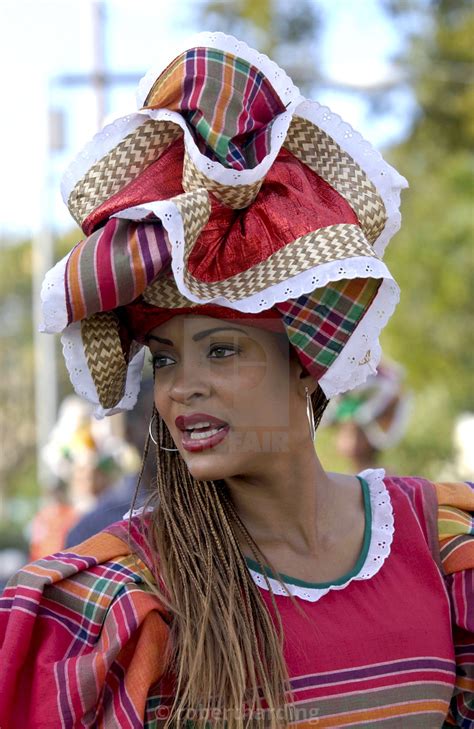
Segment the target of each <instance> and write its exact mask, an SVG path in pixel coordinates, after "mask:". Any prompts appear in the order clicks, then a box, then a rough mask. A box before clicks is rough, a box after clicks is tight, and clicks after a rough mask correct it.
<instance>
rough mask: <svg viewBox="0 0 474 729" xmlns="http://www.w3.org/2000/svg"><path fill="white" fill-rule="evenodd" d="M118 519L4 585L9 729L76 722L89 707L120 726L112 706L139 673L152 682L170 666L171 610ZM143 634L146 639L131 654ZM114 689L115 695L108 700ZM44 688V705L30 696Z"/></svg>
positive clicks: (4, 721) (2, 674)
mask: <svg viewBox="0 0 474 729" xmlns="http://www.w3.org/2000/svg"><path fill="white" fill-rule="evenodd" d="M117 527H119V525H113V526H112V528H108V529H106V530H104V531H102V532H100V533H99V534H97V535H95V536H93V537H91V538H90V539H87V540H86V541H85V542H83V543H82V544H79V545H77V546H75V547H74V548H72V549H70V550H67V551H64V552H58V553H56V554H53V555H49V556H47V557H44V558H43V559H39V560H37V561H36V562H32V563H30V564H28V565H26V566H25V567H23V568H22V569H21V570H20V571H19V572H17V573H16V575H14V577H13V578H12V579H11V580H10V581H9V583H8V584H7V586H6V588H5V591H4V593H3V596H2V597H1V598H0V686H1V690H0V725H1V726H2V729H3V728H5V729H7V728H8V727H13V726H44V727H53V726H62V725H63V723H62V722H63V720H64V719H65V718H67V719H68V720H69V719H70V718H71V717H73V721H72V723H70V724H69V726H72V725H74V726H76V725H79V722H82V720H83V719H85V717H86V716H87V715H88V712H91V714H92V713H94V716H96V715H97V716H100V717H101V720H103V721H104V723H105V724H107V721H109V722H110V723H109V724H108V725H110V726H118V725H119V722H118V723H114V722H115V719H116V718H118V715H117V716H116V715H115V714H114V712H115V711H116V710H118V708H117V707H118V706H119V704H120V701H121V699H120V696H119V694H120V693H121V692H123V691H124V690H126V689H125V688H124V686H125V684H126V682H127V681H129V680H132V682H133V681H134V680H135V678H136V677H137V676H135V675H133V676H132V674H133V673H134V672H135V674H137V672H138V673H140V675H142V676H145V677H146V678H148V684H147V685H148V686H149V685H151V683H153V682H154V681H156V680H158V678H159V677H160V675H161V674H162V673H163V671H164V658H163V657H164V654H165V646H166V642H167V638H168V633H169V628H168V624H167V619H166V617H167V614H166V611H165V610H164V608H163V606H162V605H161V603H160V601H159V599H158V597H157V596H156V595H155V594H153V592H152V591H151V590H150V588H149V585H148V584H147V579H148V578H149V579H151V574H149V572H148V567H147V566H146V565H145V564H144V563H143V562H142V561H141V560H140V558H139V557H138V556H137V555H136V554H135V553H134V551H133V550H132V548H131V546H130V544H128V543H127V541H126V540H124V539H123V538H121V537H120V536H118V535H117V534H116V533H113V532H114V530H115V531H117ZM144 636H145V637H146V643H147V646H144V645H142V646H141V648H142V649H143V650H142V651H141V653H142V655H140V656H138V655H137V658H139V660H138V662H136V661H135V662H134V661H131V662H130V658H131V655H133V654H139V653H140V650H139V649H140V645H141V644H140V637H141V638H142V642H143V637H144ZM151 646H152V647H153V648H151ZM127 656H128V658H127ZM139 664H140V665H139ZM40 667H41V670H40ZM120 676H122V678H123V682H124V683H123V685H122V679H120V680H119V677H120ZM117 682H118V683H117ZM144 690H145V685H144ZM107 694H108V695H109V696H111V697H112V700H111V701H108V702H106V703H104V704H102V698H101V697H103V696H104V695H107ZM40 695H41V697H42V701H41V706H38V705H37V704H38V702H36V701H34V700H33V697H34V696H40ZM145 695H146V693H145ZM27 696H31V697H32V699H31V701H30V700H29V699H27V698H25V697H27ZM132 698H134V697H132ZM142 699H143V697H142V696H141V697H140V701H142ZM134 701H135V698H134ZM134 701H133V702H132V703H134ZM133 711H135V708H133ZM132 713H133V712H132ZM42 722H43V723H42ZM99 723H100V722H99ZM81 725H82V724H81Z"/></svg>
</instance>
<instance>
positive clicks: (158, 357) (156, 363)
mask: <svg viewBox="0 0 474 729" xmlns="http://www.w3.org/2000/svg"><path fill="white" fill-rule="evenodd" d="M166 360H169V362H166ZM150 362H151V364H152V366H153V368H154V369H156V370H159V369H161V368H163V367H167V366H168V365H169V363H171V364H173V362H174V359H172V358H171V357H167V356H166V355H165V354H154V355H152V356H151V357H150Z"/></svg>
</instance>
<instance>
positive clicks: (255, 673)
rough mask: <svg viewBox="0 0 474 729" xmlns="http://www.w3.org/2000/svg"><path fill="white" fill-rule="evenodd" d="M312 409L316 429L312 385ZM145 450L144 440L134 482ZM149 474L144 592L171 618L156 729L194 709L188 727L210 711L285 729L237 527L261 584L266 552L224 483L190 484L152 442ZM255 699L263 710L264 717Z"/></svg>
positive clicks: (277, 636)
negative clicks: (167, 674) (166, 707)
mask: <svg viewBox="0 0 474 729" xmlns="http://www.w3.org/2000/svg"><path fill="white" fill-rule="evenodd" d="M312 403H313V409H314V414H315V423H316V426H317V424H318V423H319V421H320V419H321V416H322V414H323V412H324V408H325V407H326V405H327V400H326V398H325V397H324V394H323V393H322V391H320V390H319V388H318V389H317V390H316V392H315V393H314V395H313V397H312ZM154 413H155V414H156V411H155V410H154ZM156 421H157V428H156V431H157V440H158V443H161V444H162V445H163V446H164V447H169V448H172V447H174V442H173V439H172V437H171V434H170V433H169V431H168V429H167V427H166V425H165V424H164V421H163V420H162V419H161V418H160V417H159V416H158V414H156ZM149 448H150V443H149V438H147V441H146V444H145V450H144V460H143V462H142V467H141V470H140V477H141V475H142V474H143V470H144V461H145V459H146V457H147V456H148V453H149ZM156 469H157V479H156V480H157V489H156V492H155V494H154V497H152V498H151V499H150V500H149V502H148V504H147V505H149V504H151V503H154V507H155V508H154V511H153V512H152V517H151V519H150V521H149V522H146V520H145V518H143V528H144V530H145V531H146V533H147V537H148V541H149V545H150V547H151V554H152V559H153V561H154V564H153V568H154V572H155V575H159V580H158V579H157V580H156V583H155V582H153V583H152V584H150V587H151V589H152V590H153V591H154V592H155V593H156V594H157V595H158V596H159V597H160V599H161V600H162V601H163V603H164V604H165V605H166V606H167V607H168V608H169V609H170V611H171V613H172V616H173V619H172V621H171V624H170V647H169V654H168V655H169V669H170V671H171V672H172V674H173V675H175V676H176V690H175V693H174V700H173V705H172V707H171V712H170V717H169V719H168V720H167V722H166V725H165V729H171V727H179V726H183V725H184V724H185V721H184V720H183V719H182V717H183V714H184V716H186V711H187V710H194V711H196V710H198V711H200V713H199V716H198V717H196V714H195V713H193V714H192V718H193V721H194V722H195V726H196V729H204V727H205V726H206V719H207V720H209V719H210V718H211V717H212V715H213V714H212V712H213V711H215V710H218V711H220V712H221V714H220V716H221V717H222V716H224V717H225V719H226V724H225V726H226V729H246V728H247V727H250V726H252V728H253V727H256V728H257V727H265V728H266V729H267V728H268V729H277V728H278V729H281V728H283V727H287V726H288V725H289V724H290V722H291V719H292V706H291V703H289V702H290V701H291V696H292V694H291V686H290V682H289V678H288V673H287V668H286V665H285V661H284V658H283V650H282V646H283V631H282V624H281V617H280V614H279V611H278V609H277V608H276V603H275V599H274V595H273V592H272V591H271V590H270V593H269V594H270V596H271V600H272V604H273V608H274V610H273V613H274V615H275V617H276V620H277V626H275V625H274V623H273V621H272V617H271V615H270V613H269V610H268V608H267V606H266V604H265V602H264V601H263V599H262V596H261V593H260V591H259V589H258V588H257V586H256V585H255V583H254V582H253V580H252V578H251V575H250V573H249V570H248V567H247V564H246V562H245V558H244V556H243V554H242V551H241V549H240V546H239V542H238V539H237V536H236V529H237V530H238V531H239V532H240V533H241V534H242V535H243V538H244V539H245V542H246V543H247V544H248V545H249V549H250V550H251V553H252V554H253V555H254V556H255V558H256V560H257V561H258V562H259V564H260V567H261V568H262V573H263V575H264V577H265V579H266V581H267V586H268V587H270V585H269V583H268V578H267V576H266V571H265V570H264V569H263V565H264V561H267V560H266V558H265V556H264V555H263V553H262V552H261V550H260V549H259V548H258V545H257V544H256V543H255V541H254V540H253V538H252V536H251V535H250V533H249V532H248V530H247V529H246V527H245V525H244V524H243V522H242V521H241V519H240V518H239V515H238V514H237V512H236V509H235V506H234V504H233V502H232V499H231V497H230V494H229V491H228V488H227V486H226V485H225V483H224V482H223V481H198V480H196V479H194V478H193V477H192V476H191V474H190V473H189V470H188V468H187V466H186V464H185V462H184V460H183V459H182V458H181V456H180V455H179V453H177V452H175V453H172V452H168V451H165V450H161V449H160V448H159V446H158V447H157V450H156ZM137 491H138V486H137ZM134 500H135V499H134ZM144 514H145V512H144ZM270 567H271V565H270ZM272 569H273V568H272ZM277 578H278V575H277ZM280 582H281V580H280ZM158 583H159V584H160V585H163V590H161V589H160V588H159V587H158ZM281 584H282V585H283V583H281ZM290 598H291V599H292V600H293V602H294V604H295V606H296V607H297V609H298V610H299V611H300V613H302V614H304V613H303V611H302V610H301V607H300V606H299V605H298V603H297V602H296V601H295V600H294V598H293V597H292V596H291V595H290ZM262 699H263V700H264V701H265V702H266V704H267V706H268V709H266V710H265V711H262V709H261V707H262ZM244 706H246V707H247V709H249V710H250V714H249V716H248V717H247V718H245V717H244V716H243V715H242V710H243V707H244ZM256 710H257V711H256ZM252 711H254V712H255V711H256V714H254V716H253V717H252ZM255 717H256V718H255ZM218 725H219V726H220V725H222V724H220V723H219V722H218Z"/></svg>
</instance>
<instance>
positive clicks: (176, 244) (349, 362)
mask: <svg viewBox="0 0 474 729" xmlns="http://www.w3.org/2000/svg"><path fill="white" fill-rule="evenodd" d="M193 45H205V46H210V47H214V48H220V49H222V50H224V51H228V52H230V53H233V54H235V55H240V56H241V57H242V58H244V59H246V60H247V61H249V62H250V63H252V64H253V65H254V66H256V67H258V68H260V69H261V70H262V71H263V73H264V74H265V75H266V76H267V78H268V79H269V80H270V82H271V83H272V85H273V87H274V89H275V91H276V92H277V93H278V94H279V96H280V98H281V99H282V100H283V102H284V103H285V105H286V111H285V112H283V113H282V114H279V115H278V116H277V117H276V118H275V120H274V122H273V124H272V129H271V144H270V152H269V154H268V155H267V156H266V157H265V158H264V159H263V160H262V161H261V162H260V163H259V165H257V166H256V167H255V168H253V169H248V170H242V171H238V170H233V169H230V168H226V167H224V166H223V165H222V164H220V163H219V162H215V161H213V160H210V159H209V158H208V157H206V156H205V155H203V154H202V153H201V152H200V150H199V149H198V147H197V146H196V144H195V142H194V139H193V137H192V135H191V133H190V131H189V129H188V127H187V125H186V122H185V121H184V119H183V117H182V116H181V115H180V114H178V113H177V112H173V111H170V110H168V109H158V110H143V111H138V112H136V113H133V114H129V115H128V116H125V117H121V118H119V119H117V120H115V121H114V122H113V123H112V124H109V125H107V126H106V127H104V129H103V130H102V131H101V132H99V133H98V134H96V135H95V136H94V138H93V139H92V140H91V141H90V142H89V144H88V145H86V147H84V149H83V150H82V152H80V153H79V155H78V156H77V157H76V159H75V160H74V161H73V162H72V164H71V165H70V166H69V168H68V169H67V171H66V173H65V175H64V177H63V181H62V193H63V197H64V199H65V201H67V199H68V197H69V195H70V193H71V191H72V189H73V188H74V186H75V184H76V183H77V181H78V180H79V179H81V178H82V177H83V176H84V174H85V173H86V172H87V170H89V169H90V167H91V166H92V165H93V164H94V163H95V162H97V161H98V160H99V159H101V158H102V157H104V155H106V154H107V153H108V152H109V151H110V150H111V149H113V148H114V147H115V146H116V145H117V144H118V143H119V142H120V141H122V140H123V139H124V137H126V136H127V134H130V133H131V132H132V131H133V130H135V129H136V128H137V127H138V126H139V125H140V124H142V123H144V122H145V121H146V120H147V119H148V118H153V119H166V120H172V121H174V122H175V123H176V124H178V125H179V126H180V127H181V128H182V129H183V132H184V142H185V146H186V149H187V152H188V154H189V155H190V157H191V159H192V160H193V162H194V164H195V165H196V167H197V168H198V169H199V170H200V171H202V172H203V173H204V174H206V175H207V176H208V177H210V178H212V179H214V180H217V181H219V182H221V183H223V184H234V185H239V184H250V183H252V182H254V181H255V180H257V179H260V178H262V177H264V176H265V174H266V172H267V171H268V169H269V168H270V167H271V165H272V163H273V161H274V159H275V157H276V156H277V154H278V152H279V150H280V148H281V145H282V144H283V142H284V139H285V136H286V133H287V130H288V126H289V124H290V122H291V119H292V117H293V115H294V114H298V115H299V116H302V117H304V118H307V119H309V120H310V121H312V122H313V123H314V124H316V125H318V126H319V127H320V128H321V129H323V130H324V131H325V132H326V133H327V134H329V135H330V136H331V137H332V138H333V139H334V140H335V141H336V142H337V143H338V144H339V145H340V147H341V148H342V149H343V150H345V151H346V152H347V153H348V154H350V155H351V156H352V157H353V159H354V160H355V161H356V162H357V163H358V164H359V165H360V166H361V168H362V169H363V170H364V171H365V172H366V174H367V175H368V176H369V178H370V179H371V180H372V182H373V183H374V184H375V186H376V188H377V190H378V191H379V193H380V194H381V196H382V198H383V200H384V204H385V206H386V210H387V216H388V218H387V223H386V226H385V228H384V230H383V232H382V233H381V235H380V236H379V239H378V240H377V241H376V243H375V246H374V248H375V250H376V252H377V254H378V255H382V253H383V250H384V247H385V246H386V244H387V242H388V240H389V239H390V237H391V236H392V235H393V234H394V233H395V232H396V231H397V230H398V228H399V225H400V214H399V211H398V207H399V203H400V190H401V188H403V187H406V186H407V182H406V180H405V179H404V178H403V177H402V176H401V175H399V174H398V172H396V170H394V169H393V168H392V167H391V166H390V165H388V164H387V163H386V162H385V161H384V160H383V158H382V156H381V155H380V153H379V152H377V151H376V150H375V149H374V148H373V147H372V146H371V144H370V143H369V142H368V141H366V140H365V139H364V138H363V137H362V136H361V135H360V134H359V133H358V132H355V131H354V130H353V129H352V127H351V126H350V125H349V124H347V123H346V122H344V121H342V119H341V117H340V116H338V115H337V114H335V113H333V112H332V111H331V110H330V109H328V108H327V107H324V106H321V105H320V104H319V103H318V102H315V101H310V100H307V99H304V97H302V96H301V94H300V92H299V90H298V89H297V87H296V86H295V85H294V84H293V82H292V81H291V79H289V77H288V76H287V75H286V73H285V72H284V71H283V70H282V69H281V68H279V67H278V66H277V64H276V63H274V62H273V61H271V60H270V59H269V58H267V56H265V55H264V54H261V53H258V52H257V51H255V50H253V49H252V48H249V47H248V46H247V44H245V43H242V42H240V41H238V40H237V39H236V38H234V37H232V36H228V35H225V34H223V33H200V34H197V35H196V36H195V37H194V38H192V39H191V40H189V39H188V40H187V41H186V42H185V43H183V44H182V48H181V50H180V47H178V48H177V49H176V51H175V52H174V54H173V58H175V57H176V56H178V55H179V54H180V52H181V51H184V50H186V48H189V47H192V46H193ZM170 60H172V59H170ZM164 68H165V66H163V65H162V64H160V66H159V67H158V66H157V67H155V68H152V69H151V70H150V71H149V72H148V74H146V76H145V77H144V78H143V79H142V80H141V82H140V84H139V88H138V95H137V101H138V104H139V105H141V104H142V103H143V100H144V98H145V96H146V94H147V93H148V91H149V89H150V88H151V85H152V84H153V82H154V81H155V79H156V77H157V76H158V75H159V74H160V73H161V72H162V70H163V69H164ZM150 210H152V211H153V212H154V213H155V214H156V215H157V216H158V217H160V219H161V221H162V223H163V225H164V227H165V228H166V230H167V232H168V236H169V240H170V241H171V246H172V270H173V274H174V277H175V279H176V283H177V285H178V288H179V290H180V291H181V293H182V294H183V295H184V296H186V297H187V298H188V299H190V300H191V301H194V302H196V303H198V304H199V303H201V304H202V303H210V302H213V303H216V304H219V305H224V306H227V307H229V308H231V309H236V310H239V311H244V312H257V311H263V310H266V309H269V308H271V307H272V306H273V305H274V303H275V302H278V301H287V300H288V299H291V298H297V297H298V296H301V295H302V294H305V293H308V292H309V291H312V290H314V288H315V287H317V286H319V287H321V286H324V285H326V283H327V282H328V281H337V280H340V279H342V278H355V277H358V276H364V277H366V276H367V275H370V276H372V277H374V278H383V279H384V281H383V283H382V285H381V287H380V289H379V292H378V294H377V296H376V298H375V299H374V301H373V302H372V305H371V307H370V309H369V311H368V312H367V313H366V314H365V316H364V317H363V319H362V321H361V323H360V324H359V325H358V326H357V328H356V330H355V331H354V333H353V334H352V336H351V337H350V339H349V341H348V343H347V344H346V346H345V347H344V349H343V351H342V352H341V353H340V354H339V356H338V357H337V358H336V360H335V361H334V362H333V364H332V365H331V367H330V368H329V369H328V371H327V372H326V373H325V375H324V376H323V377H322V378H321V380H320V385H321V387H322V389H323V391H324V392H325V394H326V395H327V396H328V397H332V396H334V395H336V394H339V393H341V392H344V391H346V390H348V389H351V388H352V387H354V386H356V385H359V384H362V383H363V382H365V380H366V378H367V377H368V375H369V374H371V373H373V372H375V371H376V365H377V364H378V362H379V359H380V345H379V342H378V336H379V333H380V331H381V330H382V328H383V327H384V326H385V324H386V323H387V321H388V319H389V318H390V316H391V315H392V313H393V311H394V309H395V306H396V304H397V302H398V298H399V292H398V287H397V286H396V284H395V282H394V281H393V279H392V277H391V275H390V273H389V272H388V270H387V268H386V267H385V266H384V264H383V263H381V262H380V261H377V260H376V259H373V258H365V257H358V258H354V259H348V260H345V261H342V262H341V261H333V262H331V263H328V264H323V265H321V266H317V267H315V268H313V269H311V270H309V271H305V272H303V273H300V274H298V275H297V276H293V277H292V278H289V279H288V280H287V281H284V282H282V283H280V284H277V285H275V286H272V287H269V288H268V289H266V290H264V291H261V292H259V293H257V294H255V295H253V296H249V297H247V298H246V299H242V300H241V301H238V302H233V303H230V302H228V301H227V300H226V299H225V297H215V298H214V299H202V300H200V299H198V298H197V297H196V296H194V295H192V294H191V293H190V292H189V290H188V289H187V287H186V286H185V284H184V280H183V249H184V234H183V225H182V220H181V216H180V214H179V211H178V209H177V207H176V205H175V204H174V203H173V202H172V201H170V200H165V201H160V202H156V203H149V204H147V205H145V206H142V207H138V208H130V209H128V210H124V211H121V212H119V213H117V214H116V216H115V217H120V218H129V219H139V218H140V217H143V215H144V214H146V212H149V211H150ZM66 260H67V256H66V257H65V258H64V259H63V260H62V261H60V262H59V263H58V264H56V266H54V268H52V269H51V270H50V271H48V273H47V274H46V277H45V280H44V282H43V287H42V292H41V301H42V309H43V320H44V324H43V326H42V331H46V332H59V331H63V330H64V332H65V336H66V338H67V336H69V335H66V332H67V330H68V329H70V327H67V329H66V330H65V329H64V328H65V327H66V324H67V311H66V300H65V289H64V273H65V267H66ZM70 336H71V337H72V334H71V335H70ZM73 340H74V342H75V344H74V348H73V350H74V351H73V352H71V353H70V358H69V364H68V369H69V365H70V367H71V369H69V371H70V372H71V371H73V372H74V373H75V376H74V379H73V383H74V386H75V389H76V391H77V392H78V393H79V394H82V393H87V394H86V395H84V396H85V397H87V399H88V400H90V401H91V402H93V403H97V393H96V391H95V387H94V386H93V383H92V380H91V378H90V375H89V373H88V372H87V374H84V377H82V376H81V375H80V370H81V369H82V365H83V363H85V358H84V354H83V352H79V348H80V344H79V342H78V339H77V335H74V337H73ZM74 353H75V354H77V358H76V360H77V361H76V360H74V356H75V354H74ZM128 382H130V385H128V384H127V393H128V395H129V397H125V398H124V399H123V400H122V403H123V406H121V407H119V406H117V407H116V408H114V409H113V411H106V410H102V408H99V412H100V413H101V416H102V415H103V414H110V413H111V412H118V411H120V410H123V409H124V408H125V409H128V408H130V407H131V406H132V405H131V403H132V401H133V402H134V400H135V398H136V393H138V389H139V380H138V371H134V372H133V373H132V371H131V368H129V374H128V379H127V383H128Z"/></svg>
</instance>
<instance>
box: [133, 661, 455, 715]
mask: <svg viewBox="0 0 474 729" xmlns="http://www.w3.org/2000/svg"><path fill="white" fill-rule="evenodd" d="M290 684H291V688H292V691H293V698H294V703H293V707H294V716H293V718H294V722H293V723H292V726H295V727H296V726H297V727H298V729H301V728H302V727H314V726H316V727H318V729H319V727H324V728H327V727H345V726H347V727H357V726H360V727H361V729H362V728H363V729H370V728H371V727H376V728H377V729H378V727H380V726H383V727H384V729H395V728H398V727H401V726H403V729H426V727H427V726H428V725H427V723H426V722H427V720H429V721H430V724H429V726H433V727H434V726H439V727H441V725H442V722H443V720H444V719H445V717H446V715H447V712H448V708H449V702H450V699H451V694H452V663H451V662H450V661H445V660H442V659H440V658H436V657H431V656H426V657H417V658H412V659H406V660H395V661H387V662H386V663H374V664H367V665H361V666H356V667H354V668H350V669H341V670H338V671H334V672H330V673H327V672H324V673H312V674H310V675H304V676H293V677H292V678H291V679H290ZM157 688H159V689H162V687H161V686H160V687H157ZM171 702H172V696H171V695H170V694H168V693H165V692H164V691H163V690H159V691H157V693H156V694H154V695H150V696H149V697H148V701H147V707H146V711H147V713H146V722H145V724H146V726H147V727H155V726H156V727H158V726H161V724H160V723H159V722H158V723H155V722H157V719H162V720H163V719H165V718H166V716H167V711H168V710H169V707H170V706H171ZM267 715H268V712H267ZM428 717H429V719H428ZM268 718H269V715H268ZM186 726H187V728H188V729H192V728H193V727H194V722H192V721H190V722H189V724H188V725H186Z"/></svg>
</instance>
